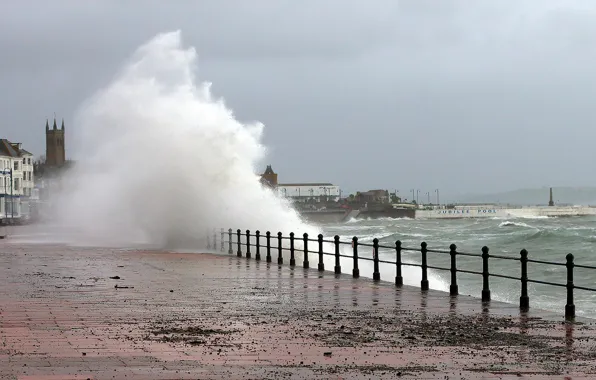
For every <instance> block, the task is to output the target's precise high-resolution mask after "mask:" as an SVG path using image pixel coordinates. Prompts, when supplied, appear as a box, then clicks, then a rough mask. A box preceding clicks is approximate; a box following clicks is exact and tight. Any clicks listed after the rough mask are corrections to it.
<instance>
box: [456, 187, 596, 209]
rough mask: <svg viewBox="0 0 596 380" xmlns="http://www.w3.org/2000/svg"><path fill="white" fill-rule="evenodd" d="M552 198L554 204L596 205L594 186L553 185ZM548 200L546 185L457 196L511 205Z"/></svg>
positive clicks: (474, 201)
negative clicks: (536, 187) (535, 187)
mask: <svg viewBox="0 0 596 380" xmlns="http://www.w3.org/2000/svg"><path fill="white" fill-rule="evenodd" d="M553 199H554V201H555V204H576V205H596V187H553ZM548 200H549V188H548V187H543V188H539V189H519V190H513V191H506V192H501V193H493V194H469V195H463V196H461V197H458V201H459V202H463V203H484V202H486V203H504V204H511V205H547V204H548Z"/></svg>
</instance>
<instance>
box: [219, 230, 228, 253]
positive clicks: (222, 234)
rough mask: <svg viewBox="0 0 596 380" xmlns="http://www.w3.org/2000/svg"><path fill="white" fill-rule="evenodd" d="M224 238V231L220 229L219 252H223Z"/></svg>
mask: <svg viewBox="0 0 596 380" xmlns="http://www.w3.org/2000/svg"><path fill="white" fill-rule="evenodd" d="M225 236H226V234H225V232H224V229H223V228H222V229H221V244H220V245H219V250H220V251H221V252H223V251H224V240H225Z"/></svg>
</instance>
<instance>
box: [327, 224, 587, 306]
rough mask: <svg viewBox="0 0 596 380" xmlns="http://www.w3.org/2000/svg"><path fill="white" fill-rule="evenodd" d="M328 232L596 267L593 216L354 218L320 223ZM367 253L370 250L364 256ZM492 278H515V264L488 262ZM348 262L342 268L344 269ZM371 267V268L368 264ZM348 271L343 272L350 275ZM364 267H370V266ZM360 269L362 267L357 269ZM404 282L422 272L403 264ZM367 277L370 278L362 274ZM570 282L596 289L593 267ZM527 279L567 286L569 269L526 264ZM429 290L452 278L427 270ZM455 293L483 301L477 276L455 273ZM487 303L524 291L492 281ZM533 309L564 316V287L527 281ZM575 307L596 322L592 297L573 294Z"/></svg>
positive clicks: (390, 271)
mask: <svg viewBox="0 0 596 380" xmlns="http://www.w3.org/2000/svg"><path fill="white" fill-rule="evenodd" d="M324 229H325V235H327V236H332V235H336V234H337V235H339V236H340V237H341V240H349V239H351V238H352V237H353V236H357V237H358V238H359V241H360V242H362V243H372V240H373V239H374V238H378V239H379V240H380V244H381V245H387V246H395V241H396V240H401V241H402V244H403V246H404V247H411V248H419V247H420V243H421V242H423V241H424V242H426V243H427V244H428V248H429V249H441V250H446V251H448V250H449V245H450V244H452V243H453V244H456V245H457V250H458V251H459V252H469V253H477V254H480V253H481V248H482V247H483V246H485V245H486V246H488V247H489V249H490V253H491V254H494V255H503V256H511V257H519V256H520V254H519V253H520V250H521V249H524V248H525V249H526V250H528V252H529V258H531V259H537V260H545V261H554V262H559V263H565V256H566V255H567V254H568V253H573V255H574V256H575V263H576V264H584V265H594V266H596V252H595V250H594V248H595V247H596V217H570V218H536V219H527V218H523V219H522V218H518V219H506V220H505V219H497V218H494V219H492V218H479V219H456V220H413V219H371V220H352V221H349V222H347V223H342V224H337V225H326V226H324ZM369 251H371V252H369ZM394 252H395V251H394V250H388V249H385V250H381V251H380V253H379V257H380V258H381V259H382V260H388V261H394V260H395V253H394ZM366 255H368V256H371V255H372V249H371V248H369V247H361V249H360V256H361V257H364V256H366ZM403 260H404V262H410V263H420V252H404V253H403ZM457 260H458V263H457V264H458V268H460V269H467V270H474V271H478V272H481V271H482V260H481V258H479V257H478V258H477V257H465V256H458V257H457ZM489 263H490V265H489V267H490V268H489V270H490V272H491V273H498V274H503V275H509V276H514V277H519V276H520V275H521V268H520V262H519V261H510V260H498V259H490V260H489ZM428 264H429V265H431V266H438V267H445V268H448V267H449V265H450V257H449V255H447V254H436V253H428ZM342 265H345V264H342ZM367 267H368V266H367ZM347 269H350V268H343V271H344V272H346V271H348V270H347ZM367 269H368V268H367ZM362 270H363V269H361V271H362ZM402 271H403V275H404V280H405V282H406V283H409V284H411V285H418V286H419V280H420V268H418V267H409V266H404V267H403V269H402ZM362 274H363V275H366V276H367V277H370V276H372V274H370V273H362ZM574 276H575V285H578V286H585V287H592V288H596V270H589V269H582V268H575V272H574ZM394 277H395V267H394V266H392V265H389V264H384V265H382V266H381V279H382V280H387V281H393V279H394ZM528 277H529V278H530V279H535V280H542V281H549V282H555V283H560V284H565V283H566V281H567V277H566V268H565V267H563V266H547V265H543V264H538V263H528ZM429 282H430V287H431V288H434V289H440V290H445V291H447V290H448V289H449V283H450V273H449V272H448V271H439V270H432V269H429ZM458 285H459V292H460V294H468V295H472V296H476V297H480V294H481V290H482V277H481V276H480V275H473V274H465V273H458ZM490 288H491V293H492V294H491V295H492V299H494V300H498V301H504V302H509V303H518V302H519V296H520V293H521V284H520V282H519V281H514V280H509V279H500V278H495V277H491V278H490ZM528 291H529V296H530V307H535V308H540V309H545V310H551V311H555V312H558V313H561V314H563V313H564V305H565V300H566V289H565V288H563V287H554V286H547V285H542V284H529V288H528ZM575 305H576V312H577V314H578V315H581V316H585V317H592V318H595V317H596V292H588V291H583V290H577V289H576V290H575Z"/></svg>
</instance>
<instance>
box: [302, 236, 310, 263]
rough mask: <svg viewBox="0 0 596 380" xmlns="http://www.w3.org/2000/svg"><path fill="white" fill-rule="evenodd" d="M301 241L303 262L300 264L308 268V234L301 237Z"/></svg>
mask: <svg viewBox="0 0 596 380" xmlns="http://www.w3.org/2000/svg"><path fill="white" fill-rule="evenodd" d="M302 241H303V244H304V261H303V262H302V266H303V267H304V268H308V267H309V266H310V263H309V262H308V234H307V233H306V232H305V233H304V235H302Z"/></svg>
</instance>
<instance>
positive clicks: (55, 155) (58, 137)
mask: <svg viewBox="0 0 596 380" xmlns="http://www.w3.org/2000/svg"><path fill="white" fill-rule="evenodd" d="M65 162H66V151H65V149H64V119H62V127H61V128H60V129H58V126H57V125H56V118H54V125H53V126H52V128H51V129H50V124H49V123H48V120H46V165H47V166H48V167H61V166H63V165H64V163H65Z"/></svg>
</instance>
